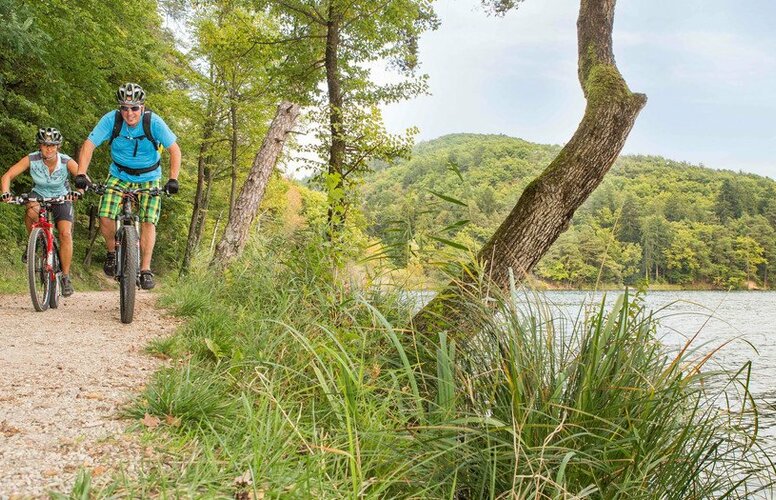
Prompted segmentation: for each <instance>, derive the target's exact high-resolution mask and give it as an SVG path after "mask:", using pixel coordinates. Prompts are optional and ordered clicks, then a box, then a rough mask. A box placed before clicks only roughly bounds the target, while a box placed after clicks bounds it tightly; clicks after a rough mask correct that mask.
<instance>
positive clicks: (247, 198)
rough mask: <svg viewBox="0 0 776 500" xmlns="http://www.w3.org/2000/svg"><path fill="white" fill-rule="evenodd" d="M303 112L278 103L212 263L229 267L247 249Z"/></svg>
mask: <svg viewBox="0 0 776 500" xmlns="http://www.w3.org/2000/svg"><path fill="white" fill-rule="evenodd" d="M299 112H300V108H299V105H298V104H293V103H290V102H283V103H281V104H280V105H279V106H278V110H277V113H276V114H275V118H274V119H273V120H272V124H270V127H269V130H268V131H267V135H266V136H265V137H264V142H263V143H262V144H261V149H260V150H259V152H258V153H257V154H256V158H255V159H254V160H253V165H252V166H251V171H250V173H249V174H248V178H247V179H246V180H245V184H243V187H242V189H241V190H240V196H239V197H238V198H237V202H236V203H235V206H234V211H233V212H232V217H231V218H230V219H229V222H228V223H227V226H226V229H225V230H224V235H223V237H222V238H221V241H220V242H219V243H218V245H217V246H216V251H215V254H214V255H213V260H212V261H211V265H212V266H214V267H217V268H223V267H225V266H226V265H227V264H229V262H230V261H231V260H232V259H233V258H235V257H236V256H238V255H239V254H240V253H241V252H242V250H243V248H245V243H246V241H247V239H248V232H249V230H250V227H251V224H252V223H253V220H254V219H255V218H256V214H257V213H258V210H259V204H260V203H261V199H262V198H263V197H264V191H265V189H266V187H267V182H268V181H269V176H270V174H271V173H272V170H273V169H274V168H275V164H276V163H277V161H278V158H279V157H280V153H281V152H282V151H283V146H284V144H285V142H286V138H287V137H288V134H289V133H290V132H291V130H292V129H293V128H294V124H295V123H296V119H297V118H298V117H299Z"/></svg>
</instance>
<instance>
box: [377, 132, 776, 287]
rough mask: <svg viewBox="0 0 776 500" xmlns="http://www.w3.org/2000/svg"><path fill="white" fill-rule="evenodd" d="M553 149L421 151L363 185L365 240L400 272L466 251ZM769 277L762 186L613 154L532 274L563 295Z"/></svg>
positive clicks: (775, 200)
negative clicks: (382, 249)
mask: <svg viewBox="0 0 776 500" xmlns="http://www.w3.org/2000/svg"><path fill="white" fill-rule="evenodd" d="M559 150H560V147H559V146H547V145H539V144H532V143H529V142H526V141H523V140H521V139H515V138H511V137H506V136H500V135H475V134H456V135H449V136H444V137H441V138H439V139H436V140H433V141H430V142H426V143H421V144H419V145H418V146H417V148H416V150H415V153H414V156H413V158H412V159H411V160H410V161H404V162H401V163H398V164H396V165H395V166H391V167H385V166H384V167H383V168H378V170H377V172H376V173H375V174H374V175H372V176H371V177H370V178H368V179H367V182H366V183H365V185H366V187H365V199H364V201H365V202H364V207H365V211H366V213H367V216H368V218H369V220H370V222H371V225H370V232H371V234H372V235H373V236H377V237H379V238H381V239H382V240H383V242H384V243H385V244H386V246H387V247H388V248H389V254H390V255H391V256H392V258H393V259H394V261H395V263H396V264H398V265H399V266H412V265H415V266H423V267H426V266H427V264H426V261H427V260H428V261H431V260H433V258H428V257H429V255H430V254H432V253H433V251H432V252H429V251H428V250H430V249H433V248H434V247H441V246H443V245H444V244H445V243H443V241H445V242H448V243H449V242H452V244H454V245H458V244H460V245H463V246H466V247H468V248H471V249H472V250H475V251H476V250H477V249H478V248H479V247H480V245H482V243H484V242H485V241H486V240H487V238H488V237H489V236H490V235H491V234H492V233H493V232H494V231H495V229H496V227H497V226H498V224H500V223H501V221H502V220H504V218H505V217H506V215H507V214H508V213H509V211H510V210H511V208H512V207H513V205H514V203H515V202H516V201H517V199H518V197H519V196H520V193H521V192H522V190H523V189H524V188H525V186H526V185H527V184H528V183H529V182H530V181H531V180H532V179H533V178H534V177H535V176H536V175H537V174H538V173H539V172H541V170H542V169H543V168H544V167H546V166H547V165H548V164H549V163H550V161H551V160H552V158H553V157H554V156H555V155H556V154H557V153H558V151H559ZM427 258H428V259H427ZM427 270H430V269H429V268H427ZM774 270H776V183H775V182H774V181H773V180H771V179H768V178H765V177H760V176H757V175H752V174H745V173H735V172H732V171H728V170H712V169H709V168H704V167H702V166H694V165H690V164H688V163H684V162H677V161H672V160H667V159H665V158H660V157H656V156H624V157H622V158H620V159H619V160H618V161H617V163H616V164H615V166H614V168H613V169H612V170H611V172H610V173H609V174H608V175H607V178H606V179H605V180H604V182H603V184H602V185H601V186H600V187H599V188H598V190H597V191H596V192H595V193H594V194H593V195H592V196H591V197H590V199H588V200H587V202H586V203H585V204H584V205H583V206H582V208H581V209H580V210H579V211H578V212H577V213H576V214H575V216H574V218H573V221H572V224H571V226H570V227H569V229H568V230H567V231H566V232H565V233H564V234H563V235H562V236H561V237H560V238H559V239H558V241H557V242H556V243H555V245H554V246H553V247H552V249H551V250H550V252H549V253H548V254H547V255H546V256H545V257H544V258H543V259H542V261H541V262H540V263H539V264H538V265H537V266H536V268H535V270H534V273H535V275H536V276H537V277H539V278H541V279H543V280H546V281H550V282H553V283H555V284H557V285H561V286H573V287H578V286H585V287H587V286H593V285H595V284H596V283H602V284H627V285H636V284H641V283H646V282H648V283H651V284H656V283H661V284H674V285H681V286H687V287H706V286H710V287H719V288H729V287H732V288H745V287H752V286H757V287H770V286H771V281H772V279H771V276H772V275H773V272H774Z"/></svg>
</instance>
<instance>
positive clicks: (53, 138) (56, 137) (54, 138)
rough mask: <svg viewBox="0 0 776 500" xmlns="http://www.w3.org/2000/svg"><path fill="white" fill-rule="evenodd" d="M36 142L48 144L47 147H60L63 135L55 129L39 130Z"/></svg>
mask: <svg viewBox="0 0 776 500" xmlns="http://www.w3.org/2000/svg"><path fill="white" fill-rule="evenodd" d="M35 140H36V141H37V143H38V144H46V145H47V146H51V145H54V144H56V145H57V146H58V145H60V144H62V134H61V133H60V132H59V130H57V129H55V128H53V127H47V128H39V129H38V133H37V134H35Z"/></svg>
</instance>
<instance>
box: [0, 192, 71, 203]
mask: <svg viewBox="0 0 776 500" xmlns="http://www.w3.org/2000/svg"><path fill="white" fill-rule="evenodd" d="M30 201H35V202H38V203H48V204H51V205H56V204H60V203H64V202H66V201H69V200H68V199H67V195H65V196H54V197H49V198H47V197H44V196H35V195H32V194H31V193H23V194H20V195H19V196H14V197H13V198H11V201H9V202H8V203H9V204H11V205H24V204H26V203H28V202H30Z"/></svg>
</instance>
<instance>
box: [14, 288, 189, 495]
mask: <svg viewBox="0 0 776 500" xmlns="http://www.w3.org/2000/svg"><path fill="white" fill-rule="evenodd" d="M155 300H156V296H155V295H153V294H150V293H147V292H146V293H141V292H138V294H137V305H136V307H135V320H134V322H133V323H132V324H131V325H123V324H121V322H120V321H119V309H118V291H107V292H83V293H81V292H77V293H76V294H75V295H73V296H72V297H70V298H67V299H64V300H63V304H62V305H60V307H59V309H56V310H49V311H46V312H43V313H36V312H35V311H34V310H33V309H32V305H31V303H30V299H29V297H28V296H24V295H0V498H2V499H5V498H17V497H19V498H30V497H45V496H46V492H48V491H59V492H69V490H70V488H71V487H72V484H73V482H74V481H75V478H76V474H77V472H78V470H79V469H80V468H87V469H89V470H91V471H92V474H93V475H94V476H95V482H96V481H98V478H99V477H108V475H109V474H110V473H111V472H113V471H115V470H118V469H123V470H126V471H128V472H130V473H131V472H132V471H134V470H136V468H137V466H138V465H139V463H140V461H141V459H142V457H143V450H142V447H141V446H139V445H138V444H137V439H136V437H135V436H132V435H130V434H127V433H125V431H126V429H127V427H128V424H129V422H127V421H126V420H121V419H120V417H119V416H118V411H119V409H120V408H121V407H122V405H124V404H125V403H126V402H127V401H129V400H130V399H131V398H132V397H133V396H134V395H135V394H137V393H138V391H139V390H140V389H141V387H142V385H143V384H144V383H145V382H146V381H147V380H148V377H149V376H150V375H151V374H152V373H153V371H154V370H155V369H156V368H157V367H159V365H160V363H161V361H159V360H157V359H154V358H152V357H151V356H149V355H147V354H145V353H144V352H143V349H144V347H145V346H146V345H147V343H148V341H149V340H151V339H152V338H155V337H162V336H165V335H168V334H169V333H171V332H172V331H173V330H174V328H175V325H174V324H173V321H171V320H169V318H167V319H165V318H163V317H162V315H161V314H162V313H161V312H160V311H159V310H157V309H156V308H155V307H154V303H155Z"/></svg>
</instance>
